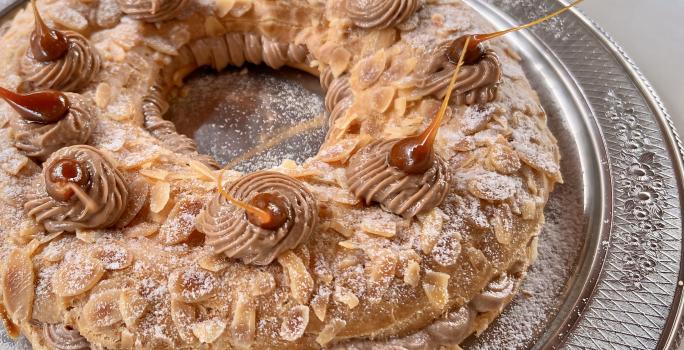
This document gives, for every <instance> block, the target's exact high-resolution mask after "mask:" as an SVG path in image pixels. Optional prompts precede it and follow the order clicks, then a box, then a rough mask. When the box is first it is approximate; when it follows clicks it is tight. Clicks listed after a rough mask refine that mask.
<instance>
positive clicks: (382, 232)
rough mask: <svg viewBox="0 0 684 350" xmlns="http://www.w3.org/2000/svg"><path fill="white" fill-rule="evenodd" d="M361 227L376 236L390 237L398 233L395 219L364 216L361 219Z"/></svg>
mask: <svg viewBox="0 0 684 350" xmlns="http://www.w3.org/2000/svg"><path fill="white" fill-rule="evenodd" d="M361 229H362V230H363V231H365V232H367V233H370V234H373V235H376V236H380V237H386V238H390V237H394V235H396V234H397V223H396V222H395V221H388V220H382V221H381V220H375V219H371V218H364V219H363V220H362V221H361Z"/></svg>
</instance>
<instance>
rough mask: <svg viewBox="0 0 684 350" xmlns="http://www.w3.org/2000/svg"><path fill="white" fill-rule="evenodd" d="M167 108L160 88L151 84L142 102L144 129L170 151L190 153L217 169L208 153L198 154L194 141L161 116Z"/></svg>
mask: <svg viewBox="0 0 684 350" xmlns="http://www.w3.org/2000/svg"><path fill="white" fill-rule="evenodd" d="M168 108H169V105H168V103H167V102H166V100H164V98H163V97H162V96H161V89H159V88H158V87H156V86H152V87H151V88H150V90H149V93H148V95H147V96H145V97H144V98H143V103H142V112H143V117H144V124H145V129H147V131H149V132H150V134H152V136H154V137H156V138H157V139H159V140H160V141H161V142H162V143H164V145H165V146H166V147H168V148H169V149H171V150H172V151H174V152H178V153H181V154H186V155H191V156H192V157H193V158H195V159H196V160H198V161H200V162H202V163H204V164H206V165H207V166H210V167H212V168H216V169H218V168H219V165H218V163H216V161H215V160H214V158H212V157H211V156H209V155H205V154H199V153H198V152H197V145H196V144H195V141H193V140H192V139H191V138H189V137H187V136H185V135H182V134H179V133H178V131H176V126H175V125H174V124H173V123H172V122H170V121H168V120H166V119H164V118H163V117H162V115H164V113H166V110H167V109H168Z"/></svg>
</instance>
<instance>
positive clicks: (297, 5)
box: [0, 0, 561, 349]
mask: <svg viewBox="0 0 684 350" xmlns="http://www.w3.org/2000/svg"><path fill="white" fill-rule="evenodd" d="M39 3H40V5H41V6H40V7H41V9H44V11H45V16H46V17H47V18H49V19H52V17H58V16H59V13H62V12H63V11H62V10H66V9H68V11H70V12H68V13H69V14H70V15H72V16H71V17H69V18H57V19H56V20H55V21H56V22H60V23H63V25H65V26H68V27H70V29H74V30H79V31H80V33H81V34H82V35H84V36H85V37H87V38H88V39H89V40H90V42H91V44H92V45H93V46H95V47H97V48H98V50H99V52H100V54H101V56H102V59H103V68H102V70H101V72H100V74H99V75H98V79H97V81H98V83H91V84H90V85H88V86H87V87H85V88H84V89H83V90H82V94H83V95H86V96H91V97H92V98H93V99H94V101H95V114H96V115H97V118H95V120H94V128H93V134H92V137H91V139H90V140H89V145H91V146H94V147H96V148H98V149H99V150H100V151H101V152H104V153H107V154H108V155H109V157H111V159H112V160H113V161H114V162H115V164H116V168H117V169H118V171H120V172H121V173H122V176H123V178H124V179H125V181H126V183H127V186H128V189H129V195H128V200H127V205H126V212H124V213H123V214H122V219H121V221H122V222H123V223H122V224H121V225H120V226H119V225H114V226H112V227H110V228H107V229H96V230H77V232H76V233H75V234H74V233H55V234H49V233H47V232H45V230H44V229H43V227H41V226H40V225H38V224H36V222H35V221H33V220H32V219H31V218H30V217H29V216H28V215H27V213H26V212H25V211H24V210H23V205H24V203H25V202H26V201H27V200H28V199H29V198H32V197H33V198H35V197H36V196H40V195H42V194H44V188H42V187H40V186H35V183H37V181H38V179H39V176H40V170H41V169H40V165H39V164H36V163H34V162H33V161H31V160H29V159H28V158H26V157H25V156H24V155H22V154H21V153H19V152H18V151H17V150H16V149H14V148H13V147H11V146H10V145H11V144H12V139H11V134H10V133H9V131H8V129H7V127H6V126H7V122H6V121H5V120H7V118H9V117H10V116H12V115H13V112H12V111H11V110H10V109H9V108H8V107H7V106H6V105H4V104H3V105H0V126H3V127H2V128H0V145H2V146H3V147H2V148H3V153H2V155H1V156H2V157H3V161H4V162H3V163H2V166H1V167H0V168H1V169H0V184H2V186H3V191H2V192H1V193H0V201H1V203H2V204H1V206H0V224H1V225H2V226H3V227H8V228H10V229H9V232H7V233H6V234H5V235H4V236H3V238H2V249H1V250H0V257H1V258H3V259H4V260H6V261H9V262H8V263H7V265H6V266H4V268H3V270H2V281H3V289H2V290H3V292H2V294H3V309H4V311H6V312H4V314H5V315H7V318H8V320H9V322H12V323H13V324H16V325H18V327H19V328H20V329H21V332H22V333H23V334H25V335H26V336H27V337H29V340H30V341H31V342H32V343H33V344H34V347H35V348H38V349H40V348H43V347H44V348H49V345H47V343H46V341H45V339H44V337H43V325H44V324H59V323H63V324H68V325H69V326H71V327H73V328H74V329H76V330H78V332H79V333H80V334H81V335H82V336H83V337H84V338H86V339H87V340H88V341H89V342H90V343H91V345H92V346H102V347H106V348H109V349H116V348H150V349H153V348H154V349H156V348H165V349H166V348H196V347H199V346H200V343H202V342H204V343H209V344H211V347H212V348H227V347H241V346H251V347H253V348H276V347H277V348H318V347H321V346H332V345H334V344H345V342H347V341H352V342H356V341H364V340H365V339H377V340H379V341H385V340H387V339H388V338H392V339H394V340H390V342H392V341H400V340H401V339H403V338H402V337H404V336H410V335H411V334H419V333H420V332H423V331H425V332H429V328H426V327H428V326H430V325H433V324H439V322H442V320H441V319H440V317H442V315H445V314H447V315H449V314H450V313H451V312H457V311H458V310H459V309H460V308H462V307H465V306H466V305H471V303H474V302H475V301H477V300H478V298H480V299H481V298H482V297H478V296H481V295H482V293H485V294H486V293H487V289H486V288H487V285H489V284H490V281H492V280H496V279H499V278H505V277H502V276H506V275H507V274H509V273H512V271H517V269H518V268H519V267H520V266H522V267H523V271H524V269H525V268H526V267H527V265H528V263H529V262H530V261H531V260H532V259H533V257H534V250H535V249H536V247H535V236H536V235H537V234H539V232H540V228H541V225H542V223H543V214H542V211H543V207H544V204H545V203H546V200H547V197H548V193H549V192H550V191H551V190H552V189H553V185H554V183H555V182H558V181H560V179H561V177H560V173H559V167H558V164H559V155H558V151H557V146H556V142H555V139H554V138H553V136H552V135H551V133H550V132H549V130H548V128H547V127H546V123H545V114H544V112H543V110H542V109H541V108H540V107H539V101H538V99H537V97H536V94H535V93H534V91H533V90H532V89H531V88H530V86H529V84H528V82H527V80H526V79H525V77H524V75H523V73H522V71H521V69H520V67H519V64H518V63H517V62H516V57H517V56H516V55H513V54H509V53H510V52H511V50H512V49H511V48H510V47H508V46H507V44H506V43H505V42H503V41H496V42H493V43H492V44H491V47H490V48H491V49H492V50H493V51H494V52H495V53H496V55H497V56H498V60H499V61H500V63H501V67H502V80H501V81H500V83H499V86H498V88H497V95H496V96H495V98H494V99H493V100H492V101H490V102H489V103H487V104H485V105H484V106H480V107H476V106H467V105H458V104H452V105H451V107H450V115H451V118H450V119H449V120H447V121H446V122H445V123H444V126H443V127H442V129H441V131H440V134H439V136H438V138H437V153H438V154H439V155H440V156H441V157H442V158H443V159H444V160H445V161H446V162H447V163H448V165H449V169H450V170H451V171H452V174H451V175H452V180H451V181H452V183H451V190H450V191H449V194H448V195H447V197H446V198H445V200H444V202H443V203H442V204H441V205H440V206H439V207H438V208H436V209H434V210H431V211H428V212H424V213H421V214H419V215H418V216H417V217H415V218H411V219H408V220H407V219H404V218H402V217H400V216H396V215H393V214H390V213H387V212H385V211H383V210H382V209H380V208H378V207H377V206H364V205H362V204H361V203H360V201H359V200H358V199H357V198H356V197H354V196H353V195H352V194H351V193H350V192H349V191H348V189H347V188H346V179H345V174H344V165H345V164H346V163H347V162H348V160H349V158H350V157H351V156H352V154H353V153H354V152H356V151H357V150H358V149H360V148H361V147H363V146H364V145H366V144H368V143H369V142H370V141H371V140H373V139H390V138H397V137H405V136H409V135H415V134H416V133H417V132H418V131H420V130H421V129H422V128H423V127H424V126H425V125H427V123H428V122H429V120H430V119H431V118H432V116H433V115H434V112H435V111H436V108H437V107H438V104H439V101H438V100H436V99H435V98H433V97H424V98H421V99H418V100H415V99H412V98H411V92H412V91H413V90H414V89H415V88H416V85H415V84H416V81H417V79H418V78H419V77H418V66H419V65H420V62H419V60H420V59H421V58H423V57H426V56H427V57H429V56H430V55H433V54H434V52H432V51H431V50H432V49H436V48H438V47H440V44H442V43H443V42H445V41H446V40H447V39H448V38H453V37H456V36H458V35H460V34H462V33H465V32H475V31H482V32H483V31H487V30H488V29H490V27H489V25H488V24H487V23H486V22H485V21H484V20H483V19H482V18H480V17H479V16H478V15H477V14H476V13H475V12H474V11H473V10H472V9H470V8H468V7H467V6H465V5H464V4H462V3H458V2H455V3H450V2H444V3H442V2H436V3H429V4H425V5H424V6H423V7H421V9H420V10H419V11H417V12H416V13H415V14H413V15H411V16H410V17H409V18H407V19H406V20H405V21H404V22H402V23H401V24H400V25H398V26H397V27H389V28H387V29H382V30H380V29H377V30H364V29H358V28H356V29H355V28H354V26H353V23H352V20H351V19H350V18H348V17H347V16H346V15H345V12H344V11H343V9H344V6H345V5H344V3H345V1H330V3H328V4H324V3H320V2H316V1H288V2H281V1H278V2H272V1H261V0H257V1H254V2H251V1H235V2H233V1H217V2H201V3H200V2H194V1H193V4H192V6H191V7H190V8H191V9H192V10H190V11H188V12H187V13H184V14H183V16H181V19H174V20H170V21H167V22H163V23H161V24H159V25H149V24H142V23H140V22H136V21H132V20H130V19H128V18H126V17H124V19H122V20H120V21H119V22H118V24H115V25H112V27H111V28H110V29H102V28H101V27H100V26H96V25H92V24H90V23H89V22H88V21H89V20H88V19H89V18H91V15H92V13H93V12H94V11H96V9H94V8H91V7H90V6H94V4H93V3H83V2H81V1H77V0H65V1H60V2H49V3H48V2H45V3H44V4H43V2H42V1H39ZM79 16H80V17H79ZM81 18H82V19H83V20H84V21H85V25H83V22H82V21H80V19H81ZM455 19H458V20H455ZM32 22H33V21H32V18H31V13H30V11H26V10H24V11H22V12H20V13H19V14H18V15H17V16H16V17H15V18H14V20H13V23H12V25H11V26H10V28H9V29H8V31H7V32H6V33H5V34H4V36H3V38H2V40H3V42H11V43H16V45H11V46H12V47H15V46H16V47H17V49H10V50H3V51H2V52H0V62H2V63H3V65H0V81H1V83H2V85H3V86H6V87H9V88H14V87H16V86H17V85H18V84H19V83H20V82H21V79H20V76H19V74H20V67H19V65H18V62H19V61H20V59H21V58H22V57H23V56H22V55H23V54H24V52H25V42H26V40H27V38H28V35H29V33H30V31H31V30H32ZM72 27H73V28H72ZM222 43H223V44H222ZM231 43H233V44H231ZM224 44H225V45H224ZM22 46H23V48H22ZM264 47H266V50H265V49H264ZM302 47H305V48H306V50H307V51H308V54H307V55H304V54H303V51H302V50H303V49H302ZM224 48H225V51H224ZM286 49H287V52H286ZM264 54H266V56H264ZM265 57H266V58H265ZM285 57H287V63H286V64H289V65H292V66H295V67H298V68H301V69H304V70H307V71H310V72H316V73H317V72H320V75H321V81H322V82H323V85H326V86H332V82H333V80H334V78H339V77H343V76H348V78H349V85H350V88H351V90H352V94H351V96H352V97H350V98H348V99H346V104H345V105H344V106H345V108H344V109H343V110H341V111H340V112H338V113H337V117H336V118H334V119H333V120H332V123H331V129H330V133H329V135H328V138H327V140H326V143H325V144H324V146H323V147H322V149H321V151H320V152H319V154H318V155H317V156H316V157H314V158H312V159H310V160H308V161H307V162H305V163H304V164H301V165H294V164H292V162H284V164H283V165H282V166H280V167H278V168H276V169H273V170H274V171H279V172H283V173H285V174H287V175H289V176H292V177H295V178H297V179H299V180H300V181H303V182H304V183H305V185H306V186H307V188H308V189H309V191H311V192H312V193H313V194H314V195H315V196H316V197H317V200H318V201H319V203H320V209H321V210H320V218H319V219H320V220H319V222H320V223H319V225H318V226H317V229H316V230H315V231H314V233H313V234H312V237H311V239H309V240H308V241H307V242H306V243H305V244H303V245H301V246H299V247H298V248H296V249H294V250H291V251H287V252H285V253H283V254H281V255H280V256H279V257H278V258H277V260H276V262H274V263H272V264H270V265H267V266H260V267H257V266H253V265H246V264H243V263H241V262H239V261H234V260H228V259H226V258H224V257H220V256H215V255H214V254H213V253H212V249H211V247H209V246H206V245H204V244H203V236H202V235H201V234H200V233H198V232H197V231H196V230H195V229H194V220H195V217H196V216H197V215H198V214H199V212H200V210H201V208H202V206H203V204H204V203H205V202H207V201H208V200H209V199H210V198H211V197H212V196H214V195H215V180H216V176H217V172H216V171H214V170H213V169H211V168H210V167H208V166H207V165H205V164H203V163H202V162H199V161H197V159H196V157H195V154H194V153H192V152H190V153H181V152H176V151H175V150H173V149H171V148H170V147H169V146H168V145H167V144H166V143H165V142H164V140H162V139H159V138H157V137H155V135H152V134H151V133H150V132H149V131H148V130H146V129H145V118H144V115H143V97H144V96H147V95H148V93H149V91H150V88H151V87H153V86H158V87H160V88H161V89H162V92H163V93H162V95H163V98H164V99H168V100H170V99H172V98H173V97H174V95H175V94H177V91H178V89H177V88H178V85H177V84H178V83H182V78H183V77H185V76H186V75H187V74H188V73H189V72H191V71H192V70H194V69H195V68H197V67H198V66H201V65H209V66H213V67H215V68H217V69H220V68H223V67H225V65H228V64H243V63H244V62H253V63H260V62H265V63H266V64H270V65H273V66H279V65H281V64H282V63H283V62H284V61H285V60H286V59H285ZM407 77H408V79H407ZM488 99H489V98H488ZM332 100H335V99H332ZM343 100H345V99H341V100H340V101H343ZM466 100H467V99H466ZM340 101H337V104H336V106H339V105H341V102H340ZM466 102H467V101H466ZM240 176H241V175H240V174H237V173H227V174H226V180H228V181H235V180H237V179H238V178H239V177H240ZM105 247H110V248H107V249H104V248H105ZM112 247H115V248H112ZM103 249H104V250H105V251H106V252H112V253H103ZM27 266H28V267H30V268H29V269H27V268H26V267H27ZM33 271H35V274H34V273H32V272H33ZM519 276H520V277H519V278H522V273H521V274H519ZM9 277H12V278H9ZM29 290H30V292H28V291H29ZM511 296H512V295H511ZM509 299H510V298H508V297H506V298H503V299H502V301H501V307H503V305H505V304H506V303H507V302H508V300H509ZM472 305H475V304H472ZM480 306H482V305H480ZM473 308H475V306H473ZM500 309H501V308H498V309H494V310H489V309H488V310H485V311H486V312H480V311H482V310H483V309H482V310H478V311H477V312H478V313H477V315H476V316H475V317H474V319H473V321H472V324H471V325H470V326H469V327H468V330H466V331H463V332H464V333H465V334H470V333H472V332H474V331H481V330H483V329H484V328H486V326H487V324H488V323H489V322H490V321H491V320H492V319H493V318H494V317H496V315H498V313H499V311H500ZM94 310H98V311H97V312H95V311H94ZM305 310H306V311H305ZM447 321H448V319H447ZM435 327H436V326H435ZM433 328H434V327H433ZM433 332H434V330H433ZM437 333H439V332H437ZM395 338H396V339H395ZM456 342H457V340H456ZM342 346H344V345H342Z"/></svg>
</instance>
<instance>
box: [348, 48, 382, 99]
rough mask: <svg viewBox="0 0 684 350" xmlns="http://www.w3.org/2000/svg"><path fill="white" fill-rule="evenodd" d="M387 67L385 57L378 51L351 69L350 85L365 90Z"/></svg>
mask: <svg viewBox="0 0 684 350" xmlns="http://www.w3.org/2000/svg"><path fill="white" fill-rule="evenodd" d="M386 67H387V55H386V54H385V50H383V49H380V50H378V51H377V52H376V53H375V54H374V55H372V56H369V57H366V58H364V59H362V60H360V61H359V62H358V63H357V64H356V65H355V66H354V68H353V69H352V71H351V76H352V84H354V85H355V86H356V87H357V88H359V89H362V90H363V89H367V88H368V87H370V86H371V85H373V83H375V82H376V81H377V80H378V79H379V78H380V76H381V75H382V73H383V72H384V71H385V68H386Z"/></svg>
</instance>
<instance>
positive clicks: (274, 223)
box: [247, 192, 287, 231]
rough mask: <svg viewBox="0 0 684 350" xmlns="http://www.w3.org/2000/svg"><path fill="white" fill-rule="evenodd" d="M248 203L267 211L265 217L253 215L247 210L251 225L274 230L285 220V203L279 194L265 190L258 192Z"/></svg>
mask: <svg viewBox="0 0 684 350" xmlns="http://www.w3.org/2000/svg"><path fill="white" fill-rule="evenodd" d="M249 204H250V205H252V206H254V207H257V208H259V209H261V210H263V211H265V212H266V213H268V217H266V216H263V215H255V214H253V213H252V212H249V211H248V212H247V219H248V220H249V222H251V223H252V224H253V225H256V226H259V227H261V228H263V229H265V230H271V231H275V230H277V229H279V228H281V227H282V226H283V225H284V224H285V222H286V221H287V205H286V204H285V201H283V199H282V198H280V196H277V195H274V194H271V193H266V192H264V193H259V194H257V195H256V196H254V198H252V200H251V201H250V203H249ZM264 219H267V220H264Z"/></svg>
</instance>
